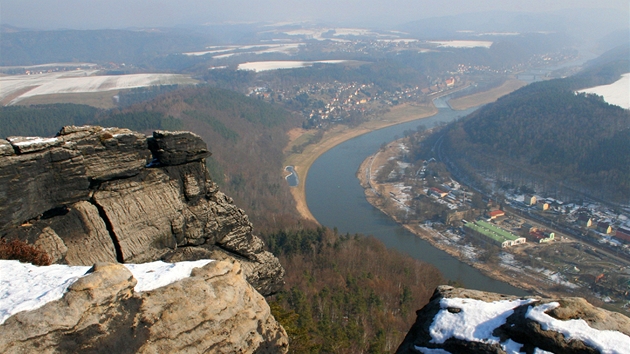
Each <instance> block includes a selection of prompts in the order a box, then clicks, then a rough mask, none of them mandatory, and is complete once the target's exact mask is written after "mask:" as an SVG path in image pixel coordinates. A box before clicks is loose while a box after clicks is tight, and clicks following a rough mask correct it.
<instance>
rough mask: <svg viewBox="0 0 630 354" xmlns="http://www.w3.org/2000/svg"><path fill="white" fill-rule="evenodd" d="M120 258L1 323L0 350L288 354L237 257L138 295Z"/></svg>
mask: <svg viewBox="0 0 630 354" xmlns="http://www.w3.org/2000/svg"><path fill="white" fill-rule="evenodd" d="M135 285H136V279H134V278H133V277H132V274H131V273H130V271H129V270H128V269H127V268H125V267H124V266H123V265H121V264H118V263H97V264H96V265H94V267H93V268H92V269H91V273H90V274H88V275H87V276H84V277H81V278H79V279H78V280H77V281H76V282H75V283H73V284H72V285H71V286H70V287H69V288H68V291H67V292H66V293H65V294H64V295H63V298H61V299H60V300H57V301H52V302H48V303H47V304H45V305H44V306H43V307H40V308H38V309H36V310H32V311H24V312H19V313H17V314H15V315H13V316H11V317H9V318H8V319H7V320H6V322H5V323H4V324H2V325H0V331H1V332H2V336H0V352H2V353H182V352H186V353H202V352H204V353H207V352H212V353H286V352H287V350H288V342H287V335H286V332H285V331H284V329H283V328H282V327H281V326H280V325H279V324H278V323H277V322H276V320H275V319H274V318H273V316H271V314H270V310H269V306H268V305H267V303H266V302H265V299H264V298H263V297H262V296H261V295H260V294H259V293H258V292H256V291H255V290H254V289H253V288H252V287H251V286H250V285H249V284H248V283H247V282H246V281H245V277H244V276H243V272H242V270H241V266H240V264H239V263H238V262H226V261H217V262H211V263H209V264H207V265H205V266H204V267H203V268H195V269H193V271H192V274H191V276H190V277H188V278H185V279H183V280H180V281H177V282H175V283H172V284H170V285H167V286H163V287H159V288H157V289H154V290H150V291H143V292H135V291H134V286H135Z"/></svg>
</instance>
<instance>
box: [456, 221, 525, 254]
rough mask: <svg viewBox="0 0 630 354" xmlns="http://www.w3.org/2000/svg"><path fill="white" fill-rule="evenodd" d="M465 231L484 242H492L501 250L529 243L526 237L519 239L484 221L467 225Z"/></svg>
mask: <svg viewBox="0 0 630 354" xmlns="http://www.w3.org/2000/svg"><path fill="white" fill-rule="evenodd" d="M464 230H466V233H467V234H470V235H471V236H473V237H476V238H478V239H480V240H482V241H484V242H490V243H492V244H495V245H497V246H500V247H501V248H506V247H510V246H514V245H518V244H521V243H525V242H527V240H526V239H525V238H524V237H518V236H516V235H514V234H512V233H511V232H509V231H506V230H504V229H502V228H500V227H498V226H496V225H493V224H491V223H489V222H485V221H482V220H477V221H475V222H474V223H471V222H469V223H466V224H465V225H464Z"/></svg>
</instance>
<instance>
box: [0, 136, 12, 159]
mask: <svg viewBox="0 0 630 354" xmlns="http://www.w3.org/2000/svg"><path fill="white" fill-rule="evenodd" d="M14 154H15V150H14V149H13V145H11V143H10V142H8V141H7V140H4V139H0V156H10V155H14Z"/></svg>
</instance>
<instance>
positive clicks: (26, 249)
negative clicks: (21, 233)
mask: <svg viewBox="0 0 630 354" xmlns="http://www.w3.org/2000/svg"><path fill="white" fill-rule="evenodd" d="M0 259H13V260H18V261H20V262H25V263H32V264H35V265H39V266H42V265H50V264H51V263H52V260H51V259H50V256H48V254H47V253H46V252H45V251H44V250H42V249H41V248H39V247H36V246H33V245H29V244H28V243H26V242H24V241H20V240H12V241H10V242H7V240H5V239H3V240H1V241H0Z"/></svg>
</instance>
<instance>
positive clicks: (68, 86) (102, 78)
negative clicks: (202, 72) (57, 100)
mask: <svg viewBox="0 0 630 354" xmlns="http://www.w3.org/2000/svg"><path fill="white" fill-rule="evenodd" d="M96 72H97V71H96V70H75V71H69V72H61V73H60V72H56V73H46V74H37V75H11V76H3V77H0V99H4V98H6V97H8V96H9V95H12V94H17V93H19V92H20V91H23V90H28V91H26V92H23V93H22V94H20V95H19V96H18V97H16V98H15V99H13V100H12V101H11V102H10V103H9V105H11V104H15V103H17V102H19V101H21V100H22V99H24V98H27V97H33V96H40V95H52V94H63V93H85V92H102V91H111V90H120V89H130V88H136V87H146V86H155V85H174V84H195V83H197V81H196V80H194V79H192V78H190V76H186V75H179V74H131V75H93V74H95V73H96ZM29 88H30V89H29Z"/></svg>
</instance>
